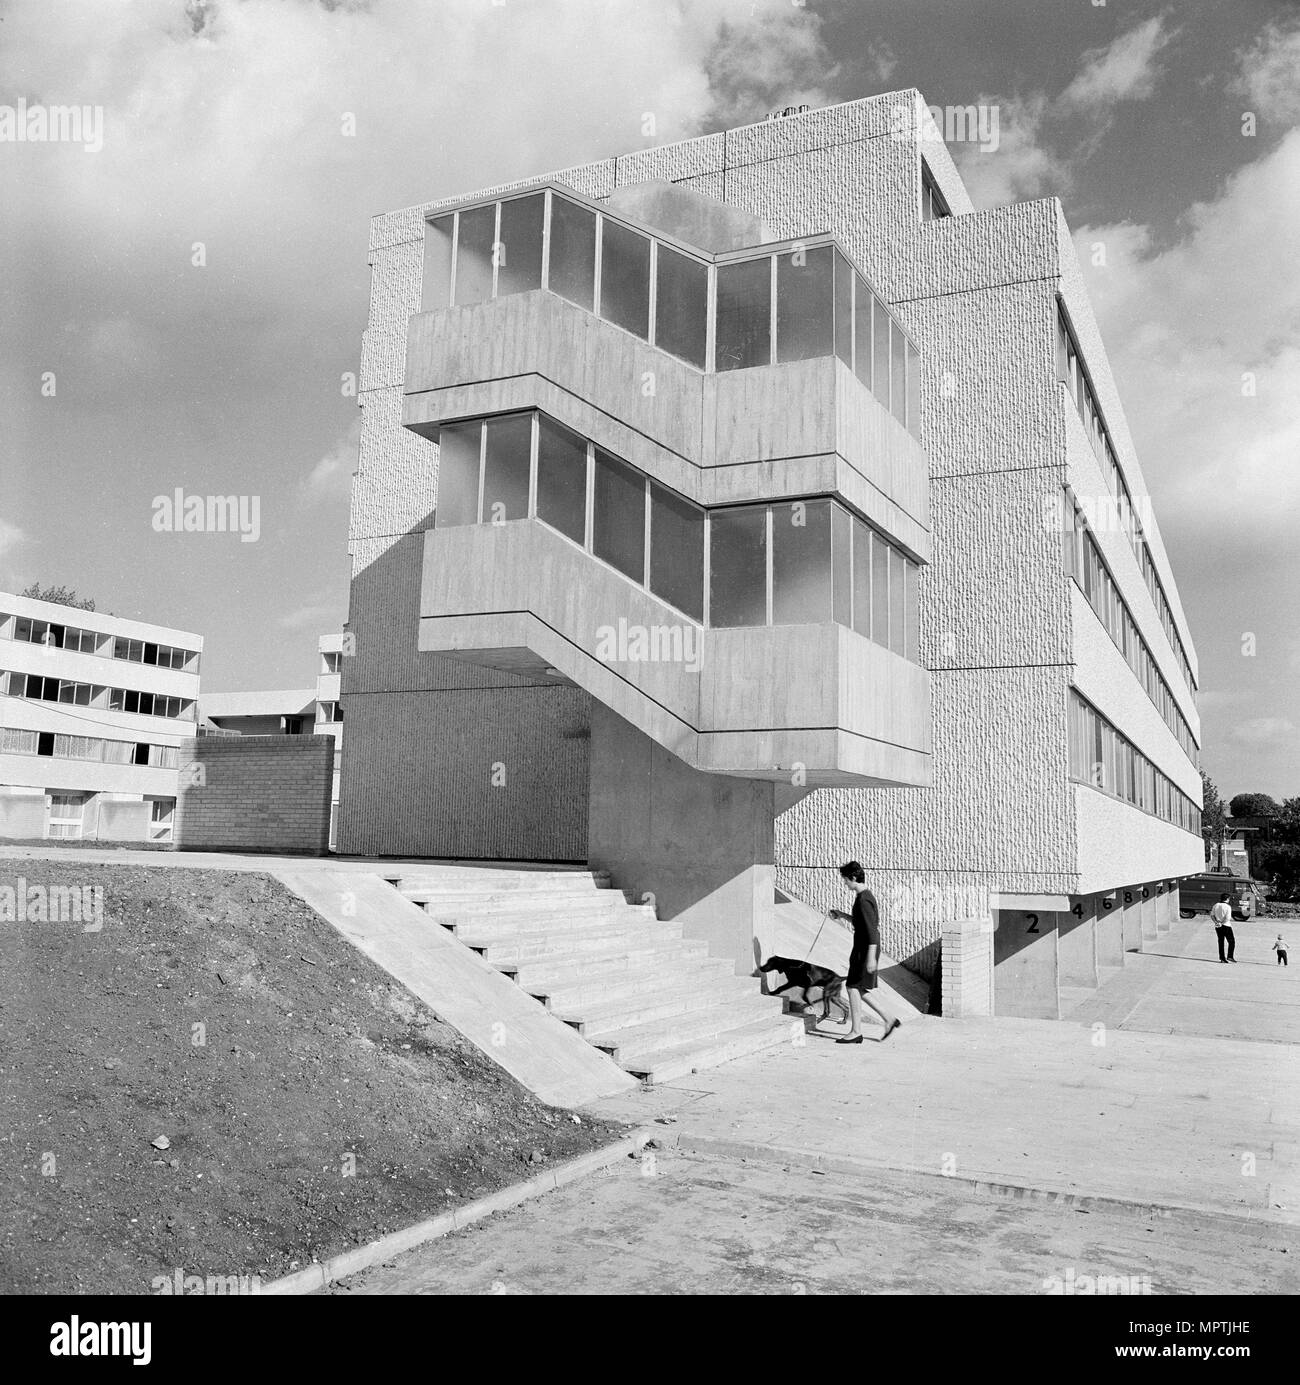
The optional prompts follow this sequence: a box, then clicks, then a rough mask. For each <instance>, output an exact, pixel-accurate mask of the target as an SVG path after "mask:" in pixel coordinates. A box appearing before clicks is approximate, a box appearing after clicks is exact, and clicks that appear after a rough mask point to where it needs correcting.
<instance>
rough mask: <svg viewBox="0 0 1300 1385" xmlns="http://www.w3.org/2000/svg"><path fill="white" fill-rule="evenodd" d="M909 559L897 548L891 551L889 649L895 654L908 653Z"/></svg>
mask: <svg viewBox="0 0 1300 1385" xmlns="http://www.w3.org/2000/svg"><path fill="white" fill-rule="evenodd" d="M906 566H907V559H906V558H904V557H903V555H902V554H901V553H900V552H899V551H898V549H896V548H891V549H890V550H889V647H890V649H892V650H893V651H894V653H895V654H903V653H906V649H907V646H906V630H907V613H906V603H907V579H906V578H905V577H904V575H903V571H904V569H905V568H906Z"/></svg>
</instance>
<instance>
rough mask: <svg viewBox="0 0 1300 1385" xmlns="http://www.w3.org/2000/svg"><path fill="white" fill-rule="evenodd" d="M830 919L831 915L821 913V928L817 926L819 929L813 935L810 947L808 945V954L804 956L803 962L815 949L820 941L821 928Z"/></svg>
mask: <svg viewBox="0 0 1300 1385" xmlns="http://www.w3.org/2000/svg"><path fill="white" fill-rule="evenodd" d="M830 921H831V916H830V914H829V913H825V914H823V915H822V925H821V928H819V929H818V930H817V932H816V934H815V935H814V936H813V940H812V947H810V948H809V949H808V956H807V957H805V958H804V961H805V963H806V962H807V961H808V960H809V958H810V957H811V956H812V955H813V952H814V951H815V950H816V947H817V944H818V942H819V941H820V939H821V936H822V928H825V927H826V925H827V924H828V923H829V922H830Z"/></svg>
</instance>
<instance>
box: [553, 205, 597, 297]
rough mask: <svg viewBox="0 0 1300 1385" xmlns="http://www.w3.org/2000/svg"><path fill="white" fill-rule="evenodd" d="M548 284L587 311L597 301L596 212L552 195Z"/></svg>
mask: <svg viewBox="0 0 1300 1385" xmlns="http://www.w3.org/2000/svg"><path fill="white" fill-rule="evenodd" d="M546 283H547V287H548V288H549V289H550V290H551V292H552V293H558V294H559V295H560V297H561V298H567V299H568V300H569V302H570V303H576V304H577V305H578V306H579V307H580V308H586V309H587V310H588V311H590V310H591V309H592V308H593V307H594V305H595V302H596V214H595V212H589V211H588V210H587V209H586V207H580V206H578V204H577V203H576V202H569V201H567V200H566V199H565V198H563V197H558V196H556V194H555V193H552V194H551V262H550V267H549V270H548V273H547V280H546Z"/></svg>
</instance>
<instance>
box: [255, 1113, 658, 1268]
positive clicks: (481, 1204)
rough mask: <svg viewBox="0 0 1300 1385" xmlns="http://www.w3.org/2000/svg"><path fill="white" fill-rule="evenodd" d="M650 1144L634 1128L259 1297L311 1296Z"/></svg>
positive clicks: (645, 1129)
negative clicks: (599, 1146) (607, 1143)
mask: <svg viewBox="0 0 1300 1385" xmlns="http://www.w3.org/2000/svg"><path fill="white" fill-rule="evenodd" d="M651 1140H654V1141H656V1142H657V1143H658V1144H664V1143H666V1141H665V1139H664V1135H663V1132H662V1131H660V1130H658V1129H656V1128H654V1127H652V1126H642V1127H639V1128H638V1129H636V1130H634V1131H633V1132H632V1133H631V1134H629V1135H624V1136H622V1137H621V1138H620V1139H618V1140H616V1141H615V1142H614V1143H613V1144H611V1145H605V1146H603V1147H602V1148H600V1149H593V1150H590V1151H589V1152H588V1153H586V1154H580V1155H578V1156H577V1157H576V1158H574V1159H566V1160H565V1161H564V1162H563V1163H561V1164H558V1165H556V1167H555V1168H553V1169H548V1170H547V1171H546V1172H545V1173H539V1174H537V1175H536V1176H535V1177H533V1178H528V1179H525V1180H524V1181H523V1182H522V1183H512V1184H510V1185H509V1186H508V1187H505V1188H498V1189H497V1191H496V1192H495V1193H489V1194H488V1195H487V1196H486V1197H480V1198H475V1200H474V1201H473V1202H467V1203H466V1204H465V1205H464V1206H463V1207H454V1208H452V1210H451V1211H450V1212H442V1213H440V1214H439V1215H438V1216H436V1217H429V1218H426V1220H424V1221H420V1222H415V1223H414V1224H413V1225H411V1226H407V1227H403V1228H402V1230H400V1231H392V1232H389V1234H388V1235H386V1236H380V1237H379V1238H378V1239H377V1240H374V1241H370V1242H368V1243H367V1244H366V1245H363V1246H358V1247H357V1248H356V1249H355V1250H345V1251H342V1252H341V1253H340V1254H338V1255H332V1256H330V1258H329V1259H328V1260H318V1261H316V1262H314V1263H313V1264H311V1265H308V1266H307V1268H306V1269H302V1270H295V1271H294V1272H293V1273H292V1274H286V1275H282V1276H281V1277H280V1278H279V1279H273V1280H271V1282H270V1283H269V1284H263V1285H262V1288H261V1292H262V1293H263V1294H276V1295H290V1294H312V1293H317V1292H318V1291H320V1290H321V1289H325V1288H328V1287H329V1285H331V1284H335V1283H337V1282H338V1281H339V1280H340V1279H346V1278H348V1277H349V1276H350V1275H354V1274H357V1273H359V1272H360V1271H361V1270H365V1269H369V1268H370V1267H371V1266H372V1265H377V1264H381V1263H382V1262H383V1261H385V1260H389V1259H391V1258H392V1257H393V1256H394V1255H401V1254H404V1253H405V1252H406V1251H408V1250H415V1249H416V1248H417V1247H418V1246H422V1245H425V1244H427V1243H428V1242H429V1241H435V1240H438V1239H439V1238H440V1237H442V1236H446V1235H449V1234H450V1233H451V1232H453V1231H460V1230H462V1229H463V1228H464V1227H467V1226H472V1225H473V1224H474V1223H475V1222H479V1221H482V1220H483V1219H484V1218H485V1217H490V1216H491V1215H492V1214H493V1213H494V1212H507V1211H510V1210H512V1209H513V1208H515V1207H519V1206H521V1205H522V1204H523V1203H525V1202H529V1201H531V1200H532V1199H533V1198H538V1197H542V1196H544V1195H545V1194H546V1193H549V1192H552V1191H554V1190H555V1189H557V1188H563V1187H566V1186H567V1185H568V1184H570V1183H576V1182H578V1181H579V1180H580V1179H583V1178H586V1177H587V1176H588V1175H590V1174H593V1173H596V1172H598V1171H599V1170H601V1169H605V1168H609V1167H610V1166H611V1165H613V1164H617V1163H618V1162H619V1161H620V1160H622V1159H626V1158H629V1157H630V1156H631V1155H634V1154H640V1152H641V1150H642V1149H643V1148H644V1146H645V1145H646V1144H647V1143H648V1142H649V1141H651Z"/></svg>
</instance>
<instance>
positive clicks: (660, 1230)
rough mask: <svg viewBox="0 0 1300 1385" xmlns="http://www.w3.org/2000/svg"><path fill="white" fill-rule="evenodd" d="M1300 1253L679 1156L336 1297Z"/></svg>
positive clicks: (937, 1183) (1003, 1287)
mask: <svg viewBox="0 0 1300 1385" xmlns="http://www.w3.org/2000/svg"><path fill="white" fill-rule="evenodd" d="M891 1042H892V1040H891ZM648 1170H652V1173H650V1176H646V1171H648ZM1296 1261H1297V1248H1296V1243H1295V1237H1294V1236H1293V1235H1291V1234H1290V1228H1289V1227H1279V1226H1276V1225H1273V1224H1270V1223H1265V1222H1244V1221H1240V1220H1237V1219H1235V1218H1217V1217H1213V1216H1206V1215H1204V1214H1201V1213H1196V1214H1193V1213H1175V1214H1172V1215H1165V1216H1142V1215H1134V1214H1133V1213H1131V1212H1117V1211H1113V1210H1108V1209H1104V1208H1103V1209H1094V1210H1093V1211H1091V1212H1090V1213H1088V1214H1087V1215H1081V1214H1080V1212H1079V1210H1078V1209H1076V1208H1072V1207H1064V1206H1059V1205H1058V1206H1047V1205H1037V1204H1034V1203H1025V1202H1016V1201H1011V1200H1009V1199H1007V1198H1003V1197H996V1196H993V1195H990V1194H987V1193H985V1194H980V1193H978V1192H972V1191H971V1190H970V1189H969V1188H967V1187H965V1186H964V1185H961V1184H957V1183H953V1182H951V1181H946V1180H943V1179H938V1178H930V1179H925V1180H923V1181H921V1182H919V1183H918V1182H917V1181H916V1180H909V1179H908V1178H907V1176H906V1175H902V1174H896V1173H890V1172H881V1173H877V1174H875V1175H874V1176H873V1177H872V1178H871V1179H864V1178H861V1177H857V1176H854V1175H848V1174H836V1173H830V1174H825V1175H821V1174H815V1173H813V1172H812V1171H811V1170H808V1169H805V1168H800V1167H798V1166H797V1165H790V1166H786V1167H782V1166H780V1165H776V1164H765V1163H745V1162H743V1161H741V1160H740V1159H720V1158H712V1157H702V1156H699V1155H683V1154H677V1153H674V1152H673V1151H671V1150H668V1151H666V1152H662V1153H658V1154H657V1155H656V1158H655V1162H654V1164H653V1165H644V1164H638V1163H636V1162H634V1161H631V1160H628V1161H624V1163H623V1165H622V1166H621V1167H618V1168H615V1169H614V1170H613V1171H612V1172H611V1173H610V1174H609V1175H607V1176H606V1175H597V1176H595V1177H593V1178H590V1179H587V1180H585V1181H584V1182H582V1183H575V1184H572V1185H570V1186H568V1187H566V1188H561V1189H560V1190H559V1191H557V1192H553V1193H548V1194H547V1195H546V1196H545V1197H544V1198H540V1199H538V1200H536V1201H534V1202H530V1203H526V1204H525V1205H524V1206H522V1207H519V1208H516V1209H515V1210H514V1211H511V1212H507V1213H503V1214H501V1215H499V1216H496V1217H493V1218H491V1219H490V1220H489V1221H486V1222H483V1223H480V1224H479V1225H477V1226H474V1227H472V1228H468V1229H466V1230H465V1231H462V1232H458V1233H456V1234H455V1235H453V1236H449V1237H446V1238H445V1239H443V1240H439V1241H434V1242H432V1243H430V1244H429V1245H427V1246H424V1247H422V1248H421V1249H419V1250H416V1251H412V1252H410V1253H409V1254H407V1255H402V1256H399V1257H398V1258H397V1259H396V1260H394V1261H392V1262H390V1263H388V1264H386V1265H377V1266H375V1267H374V1268H373V1269H370V1270H367V1271H365V1272H364V1273H362V1274H359V1275H356V1276H353V1277H352V1278H350V1279H346V1280H344V1281H343V1282H342V1283H341V1284H339V1285H337V1286H334V1287H333V1289H332V1290H331V1292H333V1293H336V1294H505V1295H515V1294H672V1293H677V1294H700V1293H710V1294H860V1293H873V1294H880V1293H886V1294H888V1293H894V1294H959V1293H960V1294H979V1293H990V1294H992V1293H996V1294H1017V1295H1035V1294H1046V1293H1050V1292H1052V1291H1053V1290H1054V1289H1055V1291H1056V1292H1060V1291H1061V1289H1062V1287H1063V1286H1064V1285H1065V1284H1067V1283H1068V1284H1070V1285H1071V1287H1074V1285H1075V1284H1078V1285H1079V1292H1083V1291H1084V1288H1083V1284H1082V1283H1081V1282H1080V1281H1082V1280H1083V1279H1084V1277H1085V1276H1086V1277H1091V1278H1092V1279H1093V1281H1094V1285H1095V1283H1096V1281H1097V1280H1098V1279H1101V1278H1104V1279H1106V1280H1108V1281H1109V1287H1108V1288H1107V1289H1106V1290H1105V1291H1106V1292H1110V1293H1115V1292H1128V1293H1134V1294H1142V1293H1150V1294H1174V1293H1199V1294H1204V1293H1251V1294H1262V1293H1268V1294H1294V1293H1296V1292H1297V1291H1300V1264H1297V1263H1296ZM1117 1279H1118V1280H1119V1285H1118V1287H1116V1280H1117ZM1089 1287H1093V1286H1089Z"/></svg>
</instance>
